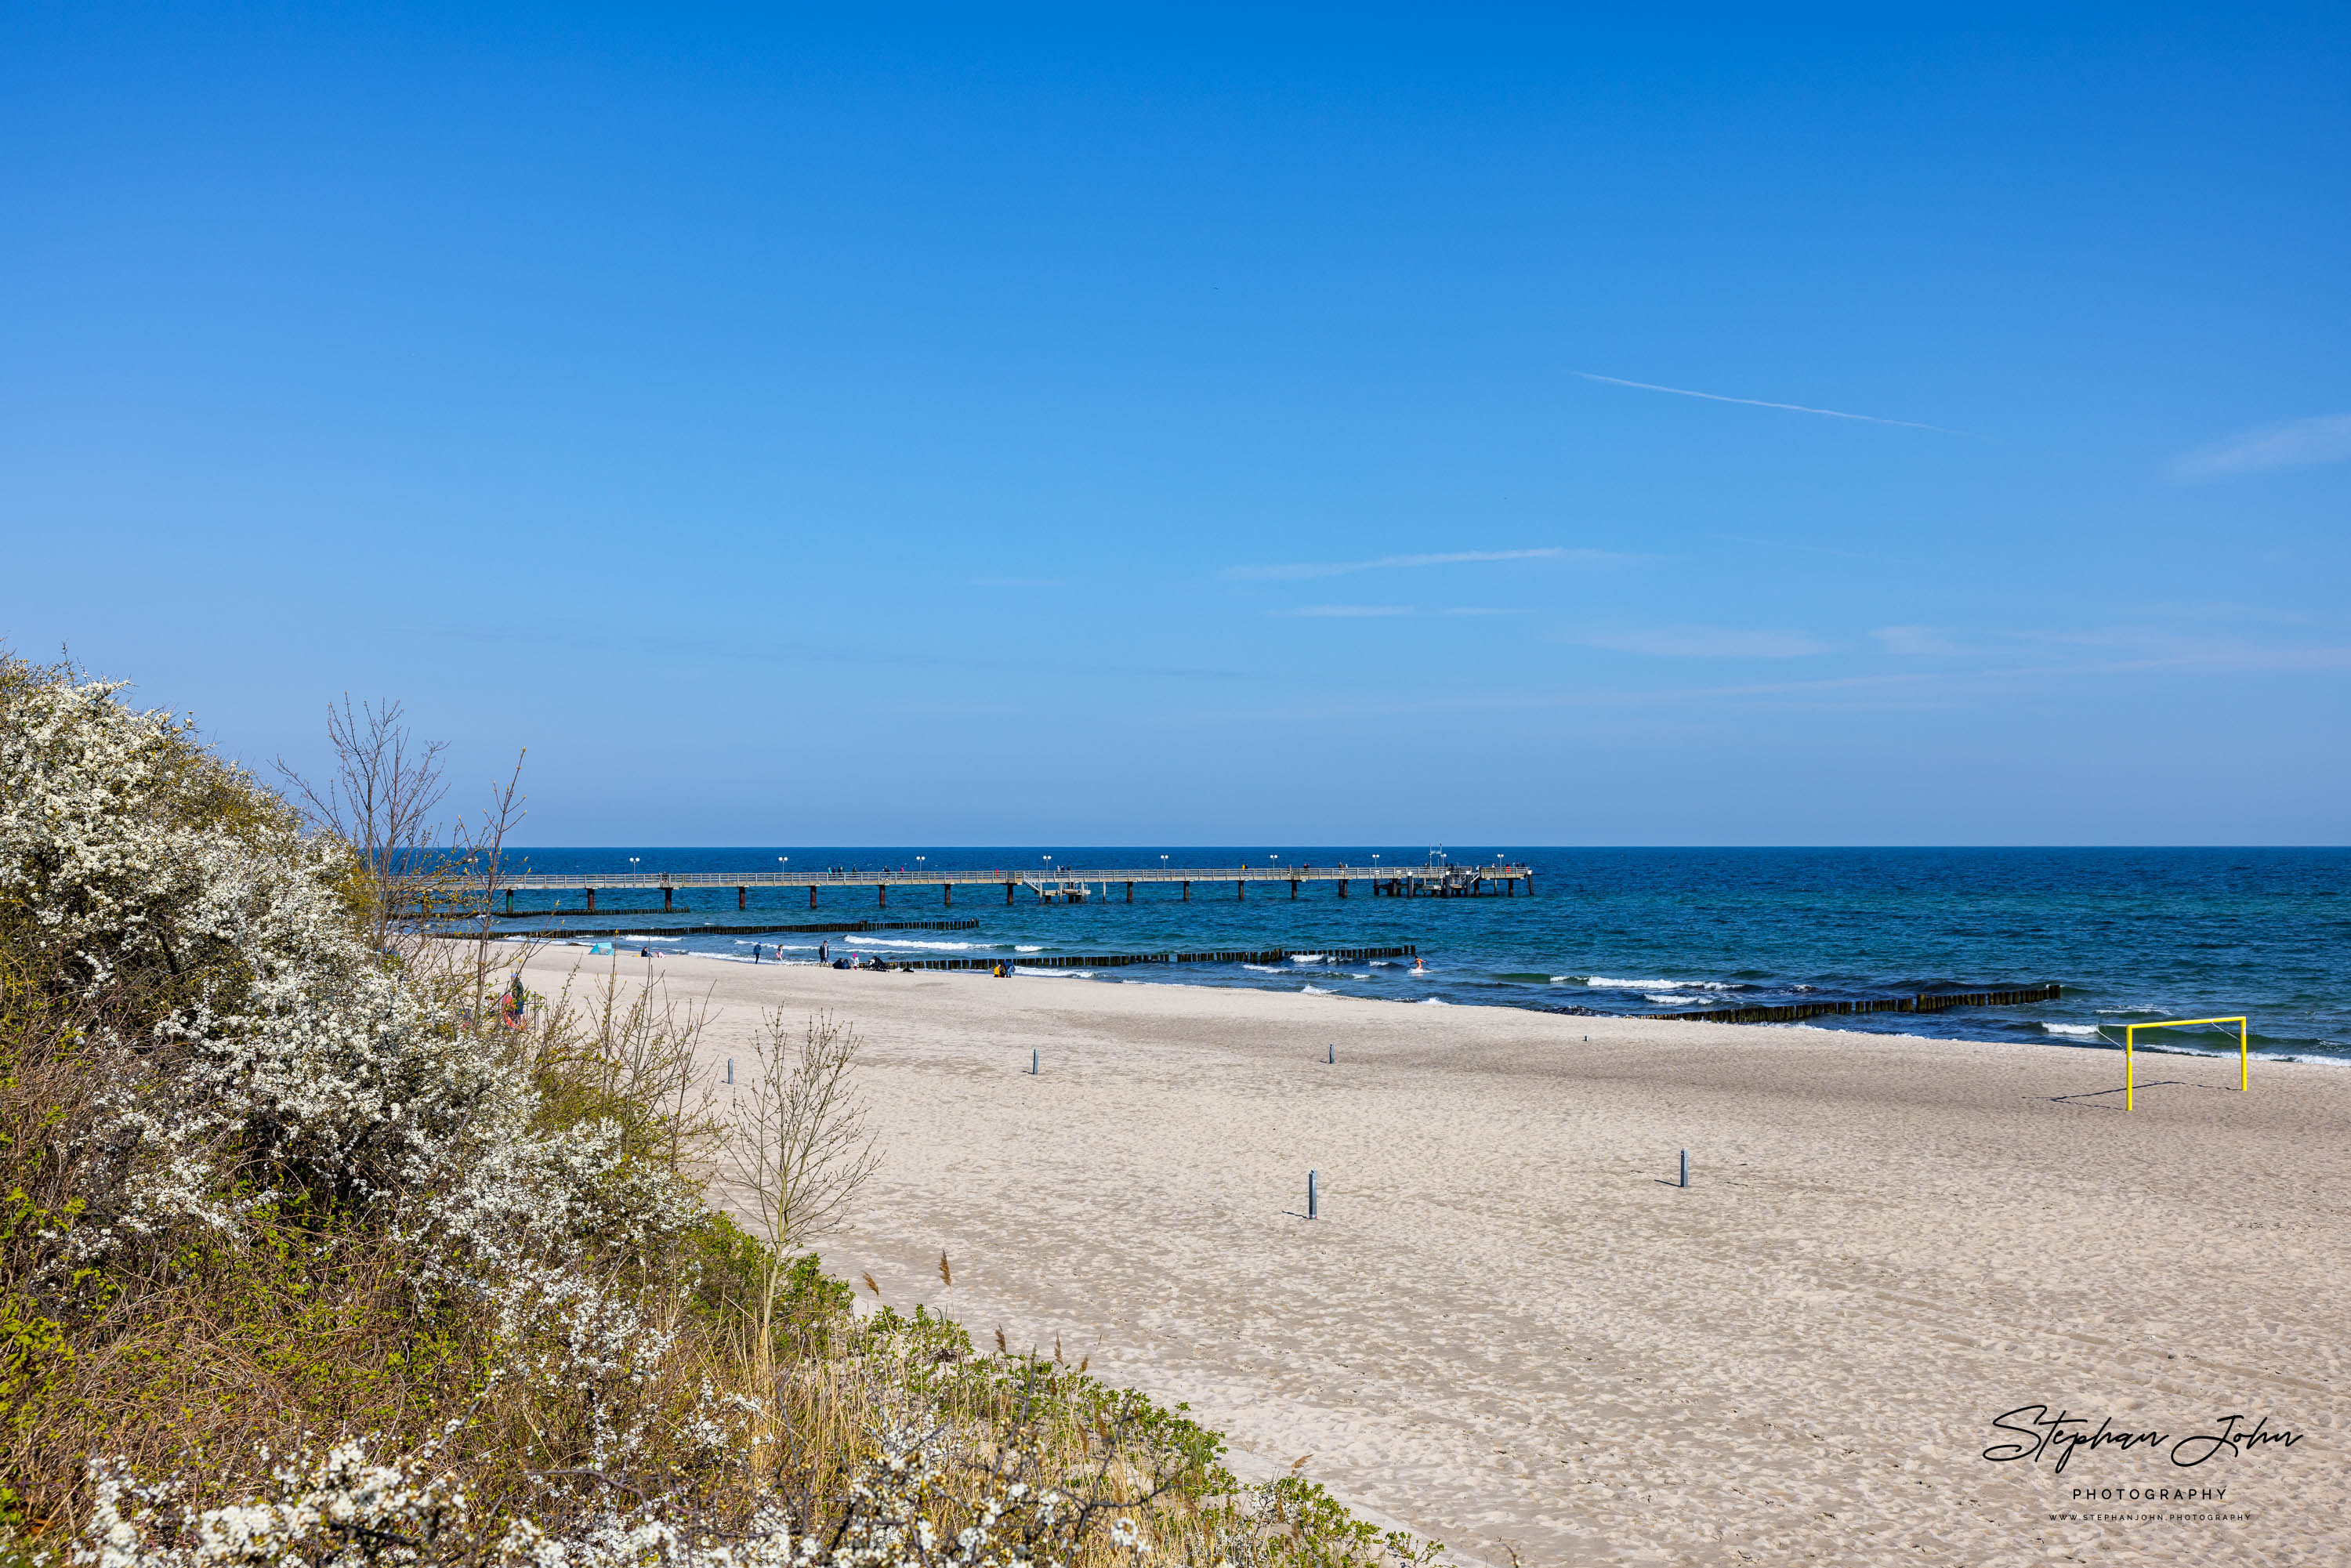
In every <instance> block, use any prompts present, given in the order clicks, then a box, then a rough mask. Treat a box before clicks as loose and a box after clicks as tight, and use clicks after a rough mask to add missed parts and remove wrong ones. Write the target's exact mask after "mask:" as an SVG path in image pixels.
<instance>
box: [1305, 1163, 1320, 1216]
mask: <svg viewBox="0 0 2351 1568" xmlns="http://www.w3.org/2000/svg"><path fill="white" fill-rule="evenodd" d="M1318 1185H1319V1183H1318V1182H1317V1179H1316V1176H1315V1173H1314V1172H1312V1171H1308V1172H1307V1173H1306V1218H1309V1219H1312V1218H1315V1216H1316V1214H1317V1212H1318V1211H1319V1209H1320V1207H1321V1195H1320V1194H1319V1193H1318V1192H1317V1191H1316V1187H1317V1186H1318Z"/></svg>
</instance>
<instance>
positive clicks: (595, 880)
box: [496, 862, 1535, 911]
mask: <svg viewBox="0 0 2351 1568" xmlns="http://www.w3.org/2000/svg"><path fill="white" fill-rule="evenodd" d="M1359 882H1361V883H1370V884H1371V889H1372V893H1373V894H1374V896H1379V895H1383V894H1384V895H1386V896H1388V897H1393V898H1476V897H1481V896H1483V897H1493V896H1496V895H1497V894H1499V895H1500V896H1504V897H1513V896H1516V895H1517V894H1518V893H1519V892H1520V888H1521V886H1523V887H1524V890H1525V892H1526V893H1527V894H1528V895H1529V896H1530V897H1531V896H1532V895H1533V894H1534V890H1535V877H1534V869H1533V868H1532V867H1531V866H1526V865H1514V864H1509V863H1505V862H1495V863H1494V864H1492V865H1442V864H1438V865H1404V866H1394V865H1378V864H1374V865H1368V866H1364V865H1237V866H1136V867H1113V868H1102V867H1092V866H1053V867H1050V868H1049V869H1042V870H1039V871H1016V870H1013V869H1010V868H1008V867H1003V866H998V867H993V868H987V869H977V868H975V869H967V870H962V871H930V870H920V871H904V870H896V871H893V870H886V869H876V870H867V869H864V868H861V867H851V868H848V869H846V870H827V871H815V872H808V871H740V872H734V871H724V872H722V871H691V872H584V873H570V874H549V873H537V872H534V873H528V874H525V875H518V876H509V877H501V878H500V879H498V882H497V884H496V888H497V891H498V892H499V893H502V894H505V895H506V902H507V909H508V910H509V911H511V910H512V909H513V907H514V900H515V894H517V893H556V892H580V893H584V894H587V897H588V908H589V909H590V911H593V910H594V909H595V907H596V895H597V894H599V893H611V892H631V891H645V892H650V891H653V890H659V892H660V893H661V895H662V907H663V908H664V909H673V908H674V907H675V906H676V899H677V894H679V893H680V892H681V891H689V890H695V889H708V888H729V887H731V888H733V889H734V890H735V907H736V908H737V909H746V908H748V907H749V906H750V892H751V889H753V888H755V887H804V888H806V889H808V899H809V907H810V908H811V909H813V908H815V907H816V902H817V894H818V893H819V892H820V891H821V890H823V889H825V888H829V887H831V888H859V889H862V888H868V887H870V888H872V889H873V890H874V900H875V903H876V904H880V905H883V906H885V907H886V906H887V905H888V904H889V902H890V890H891V889H892V888H893V887H897V888H908V887H935V888H938V889H939V890H940V894H941V903H942V904H953V903H954V902H955V890H956V888H958V887H1001V888H1003V889H1004V902H1005V903H1007V904H1010V903H1012V902H1013V901H1014V899H1015V897H1016V896H1017V895H1018V894H1019V892H1020V891H1021V890H1022V889H1024V888H1025V889H1027V890H1028V891H1029V894H1032V895H1033V896H1034V897H1036V898H1037V899H1038V900H1040V902H1042V901H1050V902H1061V901H1062V900H1063V899H1067V898H1069V897H1070V894H1071V890H1072V889H1074V888H1088V889H1097V888H1098V889H1099V890H1100V893H1099V896H1101V897H1103V898H1108V897H1109V896H1110V890H1111V889H1112V888H1113V887H1123V888H1124V889H1125V894H1126V902H1127V903H1129V904H1132V903H1134V889H1135V886H1136V884H1137V883H1141V884H1142V885H1144V886H1146V887H1148V886H1151V885H1154V884H1159V885H1163V886H1172V887H1175V888H1177V889H1179V890H1180V895H1181V897H1182V898H1184V899H1186V900H1189V899H1190V898H1191V896H1192V884H1193V883H1201V884H1203V885H1204V886H1207V887H1216V886H1220V885H1222V884H1224V883H1231V884H1232V887H1233V893H1234V896H1235V897H1236V898H1240V899H1246V898H1248V897H1249V889H1250V887H1251V886H1259V887H1262V886H1264V885H1265V884H1268V883H1272V884H1275V885H1280V884H1281V883H1288V884H1289V886H1290V897H1292V898H1296V897H1297V896H1298V894H1299V889H1300V888H1301V887H1302V886H1304V885H1305V884H1307V883H1332V885H1333V886H1334V887H1335V888H1336V889H1337V892H1338V895H1339V896H1340V897H1341V898H1345V897H1346V896H1348V888H1349V887H1350V886H1351V885H1352V884H1353V883H1359Z"/></svg>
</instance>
